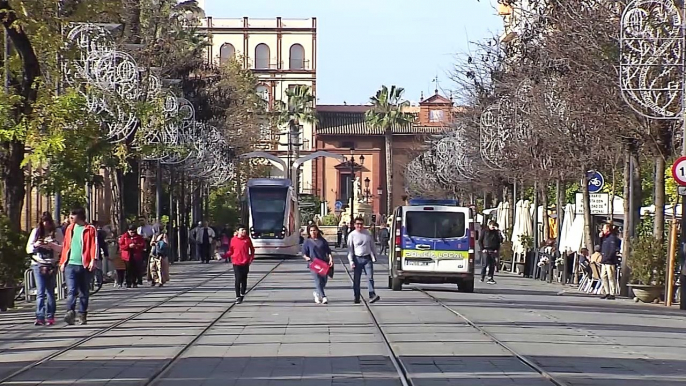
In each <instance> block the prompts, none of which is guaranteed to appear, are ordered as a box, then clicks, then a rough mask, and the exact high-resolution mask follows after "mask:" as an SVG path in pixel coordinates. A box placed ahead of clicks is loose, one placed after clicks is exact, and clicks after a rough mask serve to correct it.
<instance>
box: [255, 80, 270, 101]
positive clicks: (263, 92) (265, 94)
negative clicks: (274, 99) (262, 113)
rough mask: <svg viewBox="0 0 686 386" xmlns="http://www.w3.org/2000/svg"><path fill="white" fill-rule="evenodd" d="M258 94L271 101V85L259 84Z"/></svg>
mask: <svg viewBox="0 0 686 386" xmlns="http://www.w3.org/2000/svg"><path fill="white" fill-rule="evenodd" d="M256 91H257V95H259V96H260V98H262V99H264V101H265V102H269V87H267V86H265V85H263V84H261V85H259V86H257V90H256Z"/></svg>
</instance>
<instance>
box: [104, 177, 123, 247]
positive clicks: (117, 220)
mask: <svg viewBox="0 0 686 386" xmlns="http://www.w3.org/2000/svg"><path fill="white" fill-rule="evenodd" d="M107 173H108V174H109V180H110V190H111V191H112V202H111V203H110V224H111V226H112V230H113V231H115V232H119V233H118V235H120V234H122V232H123V229H122V227H123V224H124V222H123V221H122V208H123V206H122V205H121V203H122V201H123V199H122V194H121V192H122V190H121V183H122V180H123V176H122V173H121V172H120V171H119V170H117V169H116V168H114V167H109V168H107Z"/></svg>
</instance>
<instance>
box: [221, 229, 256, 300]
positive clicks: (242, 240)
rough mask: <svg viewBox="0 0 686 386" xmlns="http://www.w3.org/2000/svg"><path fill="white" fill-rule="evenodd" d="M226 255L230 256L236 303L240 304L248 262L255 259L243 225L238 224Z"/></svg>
mask: <svg viewBox="0 0 686 386" xmlns="http://www.w3.org/2000/svg"><path fill="white" fill-rule="evenodd" d="M227 255H228V256H229V257H230V258H231V263H232V264H233V273H234V277H235V283H234V286H235V289H236V304H241V303H243V298H244V297H245V294H246V292H248V273H250V264H252V262H253V260H255V247H253V245H252V241H250V237H248V231H247V229H246V228H245V226H243V225H240V226H239V227H238V235H237V236H236V237H234V238H232V239H231V244H229V251H228V252H227Z"/></svg>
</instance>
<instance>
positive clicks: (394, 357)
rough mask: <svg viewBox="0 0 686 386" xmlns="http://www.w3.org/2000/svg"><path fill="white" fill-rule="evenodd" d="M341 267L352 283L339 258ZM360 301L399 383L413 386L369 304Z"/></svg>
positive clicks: (364, 300)
mask: <svg viewBox="0 0 686 386" xmlns="http://www.w3.org/2000/svg"><path fill="white" fill-rule="evenodd" d="M338 259H339V261H340V263H341V266H343V268H344V269H345V272H346V273H347V274H348V278H349V279H350V282H351V283H352V282H353V275H352V273H351V272H350V268H348V266H347V265H346V262H344V261H343V259H342V258H341V257H339V258H338ZM360 300H361V301H362V304H364V306H365V308H367V311H368V312H369V316H370V317H371V318H372V322H373V323H374V327H376V330H377V331H378V332H379V334H381V338H382V339H383V342H384V346H386V350H387V351H388V357H389V359H390V360H391V363H392V364H393V367H394V368H395V370H396V371H397V372H398V378H399V380H400V383H401V384H402V385H403V386H414V383H413V382H412V378H411V377H410V373H409V372H408V371H407V368H406V367H405V365H404V364H403V362H402V360H401V359H400V356H399V355H398V354H397V353H396V352H395V350H394V349H393V345H392V344H391V341H390V340H388V335H387V334H386V331H385V330H384V328H383V327H382V326H381V323H379V321H378V320H377V318H376V315H374V311H372V307H371V306H370V305H369V302H368V301H367V299H365V298H361V299H360Z"/></svg>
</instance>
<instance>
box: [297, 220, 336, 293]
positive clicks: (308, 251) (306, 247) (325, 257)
mask: <svg viewBox="0 0 686 386" xmlns="http://www.w3.org/2000/svg"><path fill="white" fill-rule="evenodd" d="M302 252H303V258H304V259H305V260H306V261H308V262H310V264H309V268H310V269H312V267H313V266H317V265H319V266H324V267H326V266H328V267H329V269H328V270H324V269H320V270H317V271H321V272H316V271H315V270H312V277H313V278H314V288H315V291H314V293H313V295H314V302H315V303H317V304H320V303H321V304H327V303H328V302H329V300H328V299H327V298H326V294H325V293H324V288H326V282H327V281H328V280H329V274H330V273H332V272H333V271H332V270H331V269H332V268H333V256H331V248H330V247H329V242H328V241H326V240H325V239H324V237H323V236H322V233H321V232H320V231H319V227H317V226H316V225H310V226H309V228H308V238H307V240H305V242H304V243H303V247H302Z"/></svg>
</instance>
